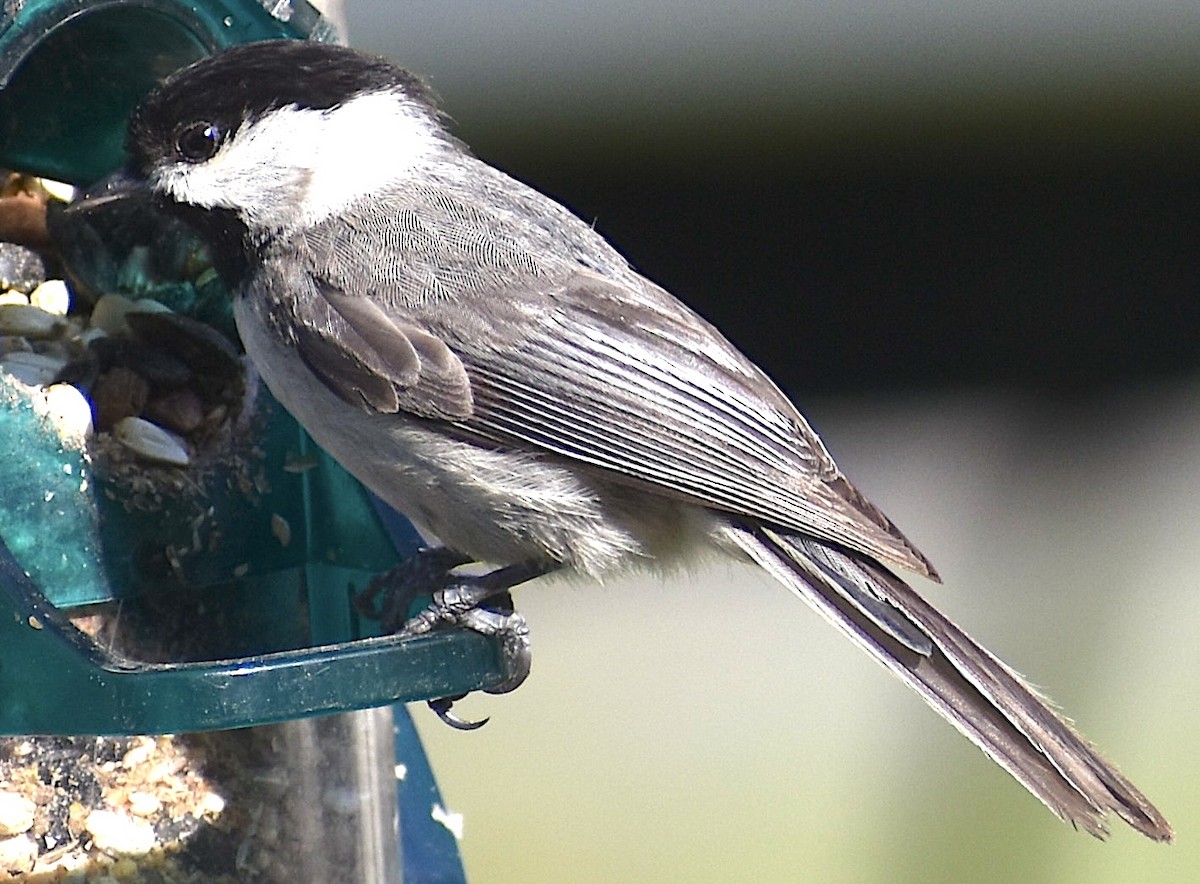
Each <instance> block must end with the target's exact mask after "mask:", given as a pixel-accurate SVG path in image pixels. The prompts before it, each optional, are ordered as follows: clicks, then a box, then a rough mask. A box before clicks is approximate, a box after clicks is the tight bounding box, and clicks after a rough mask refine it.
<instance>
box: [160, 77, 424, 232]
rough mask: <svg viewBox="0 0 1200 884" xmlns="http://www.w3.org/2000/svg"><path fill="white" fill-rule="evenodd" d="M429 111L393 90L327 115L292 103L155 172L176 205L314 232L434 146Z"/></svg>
mask: <svg viewBox="0 0 1200 884" xmlns="http://www.w3.org/2000/svg"><path fill="white" fill-rule="evenodd" d="M440 143H441V139H440V129H439V127H438V124H437V123H436V121H435V120H434V119H433V118H432V117H431V115H430V113H429V112H428V111H427V110H426V109H425V108H424V107H422V106H420V105H416V104H414V103H413V102H412V101H411V100H410V99H406V98H404V97H403V96H402V95H399V94H397V93H394V92H384V93H372V94H368V95H361V96H359V97H357V98H354V99H351V100H350V101H348V102H346V103H345V104H343V105H339V106H337V107H335V108H333V109H331V110H311V109H305V108H299V107H296V106H295V105H291V106H288V107H284V108H280V109H279V110H275V111H272V112H271V113H269V114H266V115H265V116H263V117H261V118H259V119H258V120H255V121H253V122H250V123H244V124H243V125H242V126H241V127H240V128H239V129H238V130H237V132H235V133H234V135H233V137H231V138H230V139H229V140H228V141H226V142H225V144H223V145H222V146H221V149H220V150H219V151H218V152H217V153H216V155H215V156H213V158H212V159H210V160H208V161H206V162H204V163H199V164H195V165H188V164H185V163H175V164H172V165H171V166H169V167H167V168H164V169H161V170H160V171H159V174H158V180H157V185H158V187H159V188H160V189H162V190H165V191H167V192H168V193H170V194H171V196H173V197H174V198H175V199H176V200H178V201H180V202H185V203H190V204H192V205H197V206H201V207H203V208H228V209H234V210H236V211H237V212H238V213H239V214H240V215H241V216H242V218H243V220H245V221H246V223H247V225H249V226H250V227H251V229H256V228H257V229H262V230H286V229H291V228H294V227H296V226H297V225H300V224H305V225H308V224H316V223H319V222H321V221H323V220H325V219H326V218H329V217H331V216H333V215H336V214H338V213H339V212H340V211H341V210H343V209H344V208H345V207H346V206H347V205H349V204H350V203H352V202H354V201H356V200H358V199H360V198H362V197H363V196H366V195H367V194H370V193H371V192H373V191H376V190H378V189H379V188H380V187H382V186H383V185H386V184H388V183H389V182H391V181H395V180H397V179H399V178H401V177H403V176H404V175H405V174H407V173H408V172H409V171H410V170H411V169H412V168H413V167H415V166H417V165H419V164H420V163H421V162H422V160H424V159H425V158H426V157H427V156H428V155H429V154H430V153H432V152H433V151H434V150H435V149H437V147H438V146H439V144H440Z"/></svg>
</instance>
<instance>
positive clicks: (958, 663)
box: [729, 525, 1173, 841]
mask: <svg viewBox="0 0 1200 884" xmlns="http://www.w3.org/2000/svg"><path fill="white" fill-rule="evenodd" d="M729 530H730V532H731V539H732V540H733V541H734V542H735V543H736V544H737V545H738V546H739V547H741V549H742V550H744V551H745V552H746V553H747V554H748V555H749V556H750V557H751V558H752V559H753V560H754V561H756V562H757V563H758V564H759V565H761V566H762V567H763V568H765V569H766V570H767V571H769V572H770V573H771V574H772V575H773V576H774V577H775V578H776V579H778V580H779V581H780V582H782V583H783V584H785V585H786V586H787V587H789V588H790V589H791V590H793V591H794V592H795V593H796V594H797V595H799V596H800V597H801V598H802V599H804V600H805V601H806V602H807V603H808V604H809V605H811V606H812V607H813V608H815V609H816V610H817V611H818V612H819V613H820V614H821V615H822V616H824V617H825V618H826V619H827V620H829V621H830V622H831V623H833V625H835V626H837V627H838V628H839V629H840V630H842V631H843V632H844V633H845V634H846V635H848V636H849V637H850V638H851V639H852V640H853V641H854V642H855V643H856V644H858V645H859V647H861V648H863V650H865V651H866V652H867V653H868V654H870V655H871V656H872V657H874V658H875V659H876V660H878V661H879V662H880V663H882V664H883V665H884V666H885V667H886V668H887V669H889V670H890V671H891V672H893V673H894V674H895V675H897V676H899V678H900V679H901V680H902V681H904V682H905V683H906V684H908V685H909V687H911V688H913V689H914V690H915V691H916V692H917V693H919V694H920V695H921V696H922V697H923V698H924V699H925V701H926V702H927V703H929V705H930V706H932V707H933V708H934V709H935V710H936V711H937V712H938V713H939V714H941V715H942V716H943V717H944V718H946V719H947V720H948V721H949V722H950V723H951V724H953V725H954V726H955V727H956V728H958V730H959V731H961V732H962V733H963V734H964V735H965V736H966V737H967V738H968V739H970V740H971V742H973V743H975V745H977V746H978V747H979V748H981V749H982V750H983V751H984V752H985V753H987V755H988V756H989V757H990V758H992V759H993V760H994V761H996V763H998V764H999V765H1000V766H1001V767H1003V768H1004V769H1005V770H1007V771H1008V772H1009V773H1010V774H1012V775H1013V776H1014V777H1015V778H1016V779H1017V780H1018V781H1019V782H1020V783H1021V784H1022V785H1023V786H1025V788H1026V789H1028V790H1029V791H1030V792H1032V793H1033V794H1034V795H1035V796H1036V797H1037V798H1038V799H1039V800H1040V801H1041V802H1042V803H1043V804H1045V805H1046V806H1047V807H1048V808H1050V810H1051V811H1053V812H1054V813H1055V814H1057V815H1058V816H1059V817H1061V818H1062V819H1064V820H1066V821H1067V822H1070V823H1071V824H1072V825H1074V826H1076V827H1079V828H1082V829H1084V830H1086V831H1088V832H1090V833H1091V834H1093V835H1095V836H1096V837H1099V838H1103V837H1105V836H1106V835H1107V834H1108V827H1107V825H1106V823H1105V817H1106V816H1107V814H1108V813H1109V812H1110V811H1111V812H1113V813H1116V814H1117V815H1118V816H1120V817H1121V818H1122V819H1124V820H1125V821H1126V822H1127V823H1129V825H1131V826H1132V827H1133V828H1135V829H1137V830H1138V831H1139V832H1141V833H1143V834H1144V835H1146V836H1147V837H1149V838H1152V839H1154V840H1156V841H1170V840H1171V839H1172V837H1173V833H1172V831H1171V826H1170V824H1169V823H1168V822H1167V821H1166V819H1164V818H1163V816H1162V814H1160V813H1159V812H1158V810H1157V809H1156V808H1155V807H1154V805H1152V804H1151V803H1150V802H1149V801H1148V800H1147V799H1146V798H1145V796H1143V795H1142V793H1141V792H1139V791H1138V790H1137V788H1136V787H1134V785H1133V784H1132V783H1130V782H1129V781H1128V780H1127V779H1125V777H1124V776H1122V775H1121V773H1120V772H1119V771H1117V769H1116V768H1115V767H1113V766H1112V765H1111V764H1109V763H1108V762H1107V761H1105V760H1104V758H1102V757H1101V756H1100V754H1099V753H1098V752H1097V751H1096V750H1095V748H1094V747H1093V746H1092V745H1091V744H1090V743H1088V742H1087V740H1085V739H1084V738H1083V737H1082V736H1080V734H1079V733H1078V732H1077V731H1076V730H1075V729H1074V728H1073V727H1072V726H1071V725H1070V724H1069V723H1068V722H1067V721H1066V720H1065V719H1064V718H1063V717H1062V716H1061V715H1059V714H1058V713H1057V712H1055V711H1054V709H1052V708H1051V707H1050V705H1049V703H1048V702H1047V701H1046V700H1045V699H1044V698H1043V697H1041V696H1039V695H1038V693H1037V692H1036V691H1035V690H1034V689H1033V688H1031V687H1030V686H1029V685H1028V684H1026V683H1025V681H1024V680H1022V679H1021V677H1020V676H1019V675H1017V674H1016V673H1015V672H1013V671H1012V670H1011V669H1009V668H1008V667H1007V666H1006V665H1005V664H1004V663H1003V662H1001V661H1000V660H998V659H997V658H996V657H994V656H993V655H992V654H990V653H989V652H988V651H987V650H985V649H984V648H982V647H981V646H979V645H978V644H976V643H975V642H974V641H972V640H971V639H970V638H969V637H968V636H967V635H966V634H965V633H964V632H963V631H962V630H961V629H959V628H958V627H957V626H955V625H954V624H953V623H952V622H951V621H950V620H948V619H947V618H946V617H944V616H943V615H942V614H940V613H939V612H938V611H937V610H936V609H935V608H933V607H932V606H931V605H930V604H929V603H927V602H926V601H925V600H924V599H922V598H921V597H920V596H919V595H917V593H916V592H914V591H913V590H912V589H911V588H910V587H909V586H908V585H907V584H906V583H904V582H903V581H902V580H901V579H900V578H898V577H896V576H895V575H894V574H892V573H891V572H890V571H888V570H887V569H886V568H885V567H883V566H882V565H879V564H877V563H875V562H873V561H871V560H869V559H865V558H863V557H860V556H858V555H857V554H854V553H849V552H845V551H842V550H841V549H839V548H836V547H832V546H827V545H825V544H822V543H820V542H818V541H815V540H813V539H811V538H808V537H804V536H802V535H798V534H792V533H790V532H784V531H779V530H776V529H772V528H766V527H761V526H753V525H731V526H730V529H729ZM922 636H924V637H927V641H924V640H922V639H921V637H922Z"/></svg>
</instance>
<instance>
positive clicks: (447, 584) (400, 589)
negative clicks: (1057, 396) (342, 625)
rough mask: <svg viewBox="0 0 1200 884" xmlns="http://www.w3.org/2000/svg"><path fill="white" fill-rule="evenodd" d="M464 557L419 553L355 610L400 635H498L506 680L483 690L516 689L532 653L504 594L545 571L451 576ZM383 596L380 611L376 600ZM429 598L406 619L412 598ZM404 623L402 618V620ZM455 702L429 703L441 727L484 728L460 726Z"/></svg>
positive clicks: (539, 567)
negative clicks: (447, 631) (451, 630)
mask: <svg viewBox="0 0 1200 884" xmlns="http://www.w3.org/2000/svg"><path fill="white" fill-rule="evenodd" d="M469 561H471V560H470V559H469V558H467V557H464V556H462V555H460V554H458V553H455V552H453V551H451V550H446V549H428V550H421V551H420V552H418V553H417V555H415V556H413V557H412V558H410V559H408V560H407V561H405V562H401V563H400V564H399V565H397V566H396V567H395V568H393V569H391V570H390V571H388V572H387V573H386V574H382V575H380V576H378V577H376V578H375V579H374V580H372V581H371V583H370V584H368V586H367V587H366V589H364V590H363V591H362V592H361V593H359V594H358V596H357V597H356V599H355V605H356V607H357V608H358V609H359V610H360V611H361V612H362V613H364V614H366V615H368V616H375V617H378V618H379V619H381V620H382V621H383V628H384V630H385V631H387V632H394V633H396V634H398V635H401V636H416V635H424V634H426V633H428V632H431V631H433V630H434V629H442V628H448V627H460V628H465V629H470V630H472V631H474V632H478V633H480V634H481V635H486V636H498V637H499V638H500V641H501V651H502V653H503V655H504V659H505V661H506V663H507V664H508V665H507V669H508V671H509V673H510V675H509V677H508V678H507V679H505V680H504V681H503V682H502V683H501V684H499V685H496V686H494V687H491V688H488V689H487V692H488V693H490V694H503V693H507V692H509V691H512V690H516V689H517V688H518V687H520V686H521V684H522V683H523V682H524V681H525V679H526V678H527V677H528V676H529V670H530V665H531V661H532V652H531V647H530V641H529V625H528V624H527V623H526V621H525V618H524V617H523V616H521V615H520V614H518V613H517V612H516V611H515V610H514V609H513V603H512V596H511V595H510V594H509V589H511V588H512V587H514V586H516V585H517V584H519V583H524V582H525V581H527V580H532V579H533V578H535V577H539V576H541V575H542V574H545V573H546V572H547V571H548V570H550V569H549V568H548V567H547V566H545V565H543V564H534V563H521V564H517V565H510V566H508V567H505V568H498V569H496V570H495V571H490V572H488V573H486V574H479V575H474V574H455V573H453V572H454V569H455V568H457V567H459V566H460V565H465V564H467V563H468V562H469ZM383 593H386V594H385V596H384V599H383V604H382V606H381V607H379V608H376V598H377V597H378V596H379V595H380V594H383ZM419 595H429V596H430V597H431V599H432V600H431V602H430V604H429V605H428V606H427V607H426V608H424V609H423V610H420V611H418V612H417V613H416V614H415V615H413V616H411V617H407V614H408V610H409V608H410V606H411V604H412V601H413V599H414V598H416V597H417V596H419ZM405 618H407V619H405ZM459 699H462V697H461V696H458V697H442V698H439V699H436V700H430V701H429V707H430V708H431V709H432V710H433V711H434V712H435V713H436V714H437V716H438V718H440V719H441V720H442V721H443V722H445V723H446V724H448V725H450V726H451V727H454V728H457V729H459V730H474V729H476V728H479V727H482V726H483V725H484V724H486V723H487V719H483V720H482V721H477V722H474V721H466V720H464V719H461V718H458V717H457V716H455V715H454V714H453V713H452V712H451V711H450V710H451V707H452V706H453V704H454V702H455V701H456V700H459Z"/></svg>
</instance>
